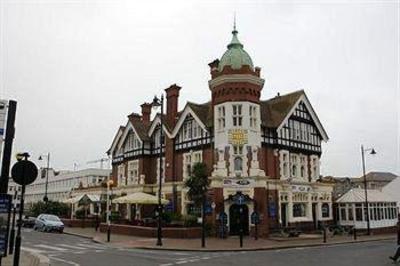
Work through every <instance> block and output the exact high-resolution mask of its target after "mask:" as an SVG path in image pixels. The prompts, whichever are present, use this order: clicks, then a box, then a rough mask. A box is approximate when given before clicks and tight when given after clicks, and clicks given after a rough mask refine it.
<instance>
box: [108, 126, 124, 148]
mask: <svg viewBox="0 0 400 266" xmlns="http://www.w3.org/2000/svg"><path fill="white" fill-rule="evenodd" d="M124 130H125V127H124V126H119V128H118V130H117V133H115V136H114V139H113V141H112V143H111V147H110V148H109V149H108V151H107V154H111V153H112V151H113V150H114V148H115V146H116V145H117V144H118V141H119V139H120V138H121V136H122V133H123V132H124Z"/></svg>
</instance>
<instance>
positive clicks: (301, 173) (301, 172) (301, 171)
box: [300, 166, 304, 177]
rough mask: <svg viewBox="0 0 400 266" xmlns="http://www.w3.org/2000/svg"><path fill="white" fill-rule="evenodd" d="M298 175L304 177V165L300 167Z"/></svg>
mask: <svg viewBox="0 0 400 266" xmlns="http://www.w3.org/2000/svg"><path fill="white" fill-rule="evenodd" d="M300 176H301V177H304V166H302V167H300Z"/></svg>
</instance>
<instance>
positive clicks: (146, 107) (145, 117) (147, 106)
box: [141, 103, 152, 125]
mask: <svg viewBox="0 0 400 266" xmlns="http://www.w3.org/2000/svg"><path fill="white" fill-rule="evenodd" d="M141 107H142V121H143V124H145V125H148V124H150V116H151V108H152V104H151V103H143V104H142V105H141Z"/></svg>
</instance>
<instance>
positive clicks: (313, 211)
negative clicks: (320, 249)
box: [312, 203, 318, 229]
mask: <svg viewBox="0 0 400 266" xmlns="http://www.w3.org/2000/svg"><path fill="white" fill-rule="evenodd" d="M312 217H313V222H314V229H318V219H317V203H313V205H312Z"/></svg>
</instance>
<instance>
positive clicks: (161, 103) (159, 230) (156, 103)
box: [152, 94, 164, 246]
mask: <svg viewBox="0 0 400 266" xmlns="http://www.w3.org/2000/svg"><path fill="white" fill-rule="evenodd" d="M152 105H153V108H157V107H161V116H160V154H159V160H160V163H159V172H160V173H159V175H160V178H159V181H158V224H157V246H162V224H161V223H162V220H161V212H162V205H161V191H162V170H163V169H162V151H163V148H162V146H163V126H164V95H163V94H162V95H161V99H160V98H158V97H157V96H154V99H153V104H152Z"/></svg>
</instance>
